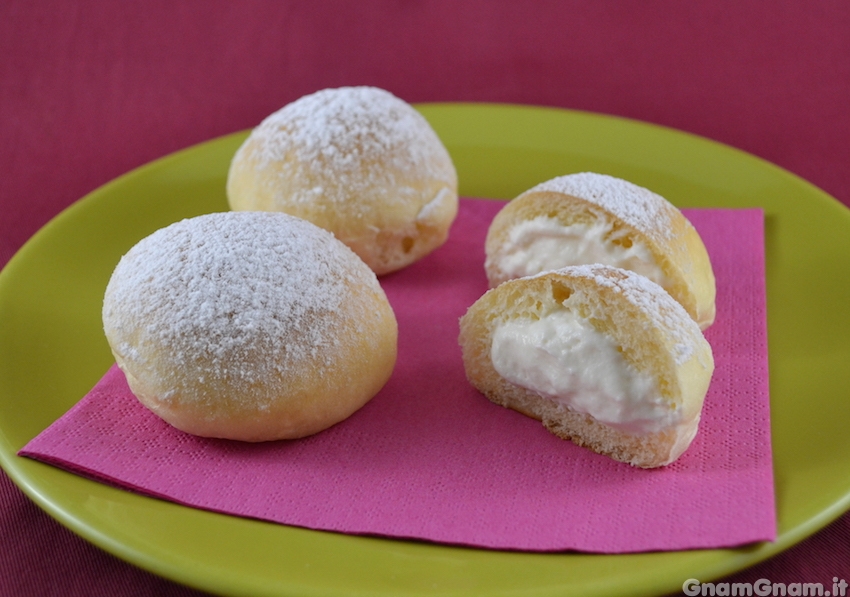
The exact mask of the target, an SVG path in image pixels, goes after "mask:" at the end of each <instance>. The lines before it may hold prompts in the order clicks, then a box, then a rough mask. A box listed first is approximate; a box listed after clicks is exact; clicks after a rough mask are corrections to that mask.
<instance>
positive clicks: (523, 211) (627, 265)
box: [485, 172, 715, 329]
mask: <svg viewBox="0 0 850 597" xmlns="http://www.w3.org/2000/svg"><path fill="white" fill-rule="evenodd" d="M485 251H486V254H487V259H486V263H485V269H486V272H487V277H488V279H489V281H490V286H491V287H494V286H498V285H499V284H500V283H501V282H504V281H505V280H509V279H511V278H516V277H521V276H529V275H534V274H537V273H540V272H542V271H547V270H555V269H559V268H562V267H566V266H569V265H582V264H589V263H604V264H606V265H611V266H616V267H621V268H624V269H629V270H632V271H635V272H637V273H639V274H642V275H644V276H646V277H648V278H650V279H651V280H652V281H653V282H655V283H657V284H659V285H661V286H662V287H663V288H664V289H665V290H667V292H669V293H670V294H671V295H672V296H673V298H675V299H676V300H677V301H679V302H680V303H681V304H682V306H683V307H685V310H686V311H687V312H688V313H689V314H690V315H691V317H692V318H693V319H694V321H696V322H697V323H698V324H699V326H700V328H701V329H706V328H707V327H709V326H710V325H711V324H712V323H713V322H714V317H715V305H714V300H715V281H714V272H713V270H712V267H711V262H710V260H709V257H708V253H707V252H706V250H705V245H703V242H702V239H701V238H700V236H699V234H698V233H697V231H696V229H695V228H694V227H693V225H691V223H690V222H689V221H688V220H687V219H686V218H685V216H684V215H682V212H681V211H679V210H678V209H677V208H676V207H675V206H673V204H671V203H670V202H669V201H667V200H666V199H664V198H663V197H661V196H660V195H658V194H656V193H653V192H651V191H649V190H647V189H645V188H643V187H639V186H637V185H635V184H633V183H631V182H628V181H625V180H622V179H619V178H615V177H613V176H607V175H604V174H596V173H593V172H582V173H578V174H569V175H566V176H561V177H558V178H553V179H551V180H548V181H546V182H543V183H541V184H539V185H537V186H535V187H533V188H532V189H529V190H528V191H526V192H525V193H523V194H521V195H520V196H519V197H517V198H516V199H514V200H513V201H511V202H509V203H508V204H507V205H506V206H505V207H504V209H502V210H501V211H500V212H499V213H498V214H497V215H496V217H495V218H494V219H493V222H492V224H491V225H490V229H489V231H488V234H487V240H486V243H485Z"/></svg>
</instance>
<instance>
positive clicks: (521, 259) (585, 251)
mask: <svg viewBox="0 0 850 597" xmlns="http://www.w3.org/2000/svg"><path fill="white" fill-rule="evenodd" d="M611 229H612V225H611V224H610V223H606V222H604V221H601V220H600V221H597V222H596V223H595V224H592V225H587V224H572V225H570V226H564V225H563V224H561V223H560V222H558V221H557V220H555V219H554V218H548V217H546V216H539V217H537V218H534V219H531V220H525V221H523V222H520V223H518V224H517V225H516V226H514V227H513V228H511V230H510V231H509V232H508V238H507V241H506V242H505V243H504V245H503V246H502V247H500V249H499V252H498V255H494V256H493V257H492V259H494V260H495V261H496V262H497V263H496V265H497V266H498V267H499V268H500V269H501V270H502V272H503V273H504V274H505V275H506V276H508V277H509V278H521V277H525V276H533V275H535V274H539V273H541V272H547V271H552V270H556V269H561V268H563V267H567V266H570V265H584V264H587V263H602V264H605V265H611V266H614V267H619V268H622V269H627V270H631V271H633V272H636V273H638V274H641V275H642V276H645V277H647V278H649V279H650V280H652V281H653V282H655V283H656V284H658V285H659V286H662V287H663V286H664V284H665V282H666V281H667V278H666V276H665V275H664V273H663V272H662V271H661V268H660V267H658V265H657V264H656V262H655V258H654V257H653V256H652V253H651V252H650V251H649V249H648V248H647V247H646V246H645V245H644V244H642V243H640V242H638V241H637V240H636V239H634V238H630V240H631V246H629V247H624V246H622V245H618V244H615V243H613V242H612V240H614V239H608V238H606V236H607V235H609V234H610V232H611Z"/></svg>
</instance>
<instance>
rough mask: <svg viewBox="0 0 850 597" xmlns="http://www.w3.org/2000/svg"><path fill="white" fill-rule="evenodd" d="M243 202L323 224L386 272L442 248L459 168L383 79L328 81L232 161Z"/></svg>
mask: <svg viewBox="0 0 850 597" xmlns="http://www.w3.org/2000/svg"><path fill="white" fill-rule="evenodd" d="M227 196H228V201H229V203H230V207H231V209H233V210H261V211H281V212H285V213H288V214H291V215H294V216H298V217H300V218H304V219H306V220H309V221H310V222H313V223H314V224H316V225H317V226H321V227H322V228H325V229H326V230H330V231H331V232H333V233H334V235H335V236H336V237H337V238H338V239H340V240H341V241H342V242H344V243H345V244H346V245H348V246H349V247H350V248H351V249H352V250H353V251H354V252H355V253H357V254H358V255H359V256H360V257H361V258H362V259H363V261H365V262H366V264H367V265H369V267H371V268H372V269H373V270H374V271H375V273H376V274H378V275H381V274H385V273H388V272H391V271H394V270H398V269H401V268H403V267H405V266H407V265H409V264H411V263H413V262H414V261H417V260H418V259H421V258H422V257H424V256H425V255H427V254H429V253H430V252H432V251H433V250H434V249H436V248H437V247H439V246H441V245H442V244H443V243H444V242H445V241H446V239H447V238H448V234H449V228H450V226H451V224H452V222H453V221H454V219H455V217H456V215H457V210H458V196H457V173H456V171H455V167H454V164H453V163H452V160H451V157H450V156H449V153H448V151H446V148H445V147H444V146H443V144H442V142H441V141H440V139H439V138H438V137H437V134H436V133H435V132H434V130H433V129H432V128H431V126H430V125H429V124H428V122H427V121H426V120H425V118H424V117H423V116H422V115H421V114H420V113H419V112H417V111H416V110H415V109H414V108H413V107H412V106H411V105H409V104H407V103H406V102H404V101H403V100H401V99H399V98H397V97H396V96H394V95H392V94H391V93H389V92H387V91H384V90H382V89H377V88H375V87H342V88H338V89H325V90H322V91H318V92H316V93H313V94H311V95H307V96H304V97H302V98H300V99H298V100H296V101H295V102H293V103H291V104H288V105H286V106H284V107H283V108H282V109H281V110H279V111H277V112H275V113H274V114H272V115H271V116H269V117H268V118H266V119H265V120H264V121H263V122H262V123H261V124H260V125H259V126H258V127H256V128H255V129H254V130H253V131H252V132H251V134H250V135H249V137H248V138H247V139H246V141H245V142H244V143H243V145H242V146H241V147H240V148H239V149H238V151H237V152H236V154H235V155H234V157H233V160H232V162H231V165H230V171H229V174H228V178H227Z"/></svg>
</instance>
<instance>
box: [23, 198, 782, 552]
mask: <svg viewBox="0 0 850 597" xmlns="http://www.w3.org/2000/svg"><path fill="white" fill-rule="evenodd" d="M503 205H504V204H503V203H501V202H497V201H491V200H486V199H478V200H473V199H463V200H462V201H461V206H460V212H459V214H458V218H457V220H456V221H455V223H454V225H453V226H452V230H451V235H450V237H449V240H448V242H447V243H446V244H445V245H444V246H442V247H440V249H438V250H437V251H435V252H434V253H433V254H431V255H429V256H428V257H427V258H425V259H423V260H421V261H419V262H418V263H415V264H413V265H411V266H409V267H407V268H405V269H404V270H402V271H399V272H396V273H394V274H393V275H390V276H384V277H383V278H382V280H381V284H382V286H383V288H384V290H385V291H386V293H387V297H388V298H389V301H390V304H391V305H392V306H393V310H394V311H395V314H396V317H397V319H398V324H399V354H398V362H397V363H396V366H395V369H394V371H393V375H392V378H391V379H390V381H389V382H388V383H387V385H386V386H385V387H384V388H383V389H382V390H381V392H379V393H378V395H377V396H375V397H374V398H373V399H372V400H371V401H370V402H369V403H368V404H367V405H366V406H365V407H364V408H362V409H361V410H360V411H358V412H357V413H355V414H354V415H353V416H352V417H350V418H349V419H347V420H346V421H344V422H342V423H340V424H338V425H335V426H334V427H332V428H331V429H328V430H326V431H324V432H322V433H320V434H317V435H314V436H312V437H309V438H306V439H303V440H299V441H290V442H268V443H263V444H245V443H241V442H230V441H221V440H209V439H203V438H196V437H193V436H190V435H187V434H185V433H182V432H180V431H177V430H175V429H174V428H172V427H170V426H169V425H167V424H166V423H164V422H163V421H162V420H160V419H159V418H158V417H156V416H155V415H153V414H152V413H151V412H150V411H149V410H147V409H146V408H145V407H144V406H142V405H141V404H140V403H139V401H138V400H137V399H136V398H135V397H134V396H133V394H132V393H131V392H130V390H129V388H128V387H127V383H126V380H125V379H124V375H123V374H122V373H121V371H120V370H119V369H118V368H117V366H113V367H112V368H111V369H110V370H109V371H108V372H107V373H106V375H105V376H104V377H103V379H102V380H101V381H100V382H99V383H98V384H97V385H96V386H95V388H94V389H93V390H92V391H91V392H89V393H88V395H87V396H86V397H85V398H83V399H82V400H81V401H80V402H79V403H77V405H76V406H75V407H74V408H72V409H71V410H70V411H69V412H68V413H66V415H65V416H63V417H62V418H60V419H59V420H58V421H56V422H55V423H54V424H53V425H51V426H50V427H49V428H48V429H47V430H45V431H44V432H43V433H41V434H39V436H38V437H36V438H35V439H34V440H32V441H31V442H29V443H28V444H27V445H26V446H24V448H23V450H21V454H24V455H26V456H29V457H32V458H36V459H39V460H43V461H45V462H48V463H51V464H55V465H57V466H60V467H63V468H66V469H69V470H72V471H74V472H77V473H79V474H82V475H88V476H91V477H93V478H95V479H99V480H104V481H107V482H110V483H113V484H116V485H118V486H121V487H125V488H129V489H131V490H136V491H139V492H142V493H145V494H147V495H153V496H157V497H161V498H163V499H168V500H171V501H174V502H177V503H181V504H186V505H189V506H193V507H197V508H202V509H206V510H212V511H216V512H225V513H228V514H233V515H237V516H243V517H248V518H257V519H261V520H269V521H272V522H278V523H284V524H290V525H295V526H301V527H306V528H311V529H320V530H330V531H336V532H340V533H348V534H367V535H378V536H385V537H395V538H410V539H419V540H425V541H433V542H437V543H445V544H454V545H467V546H474V547H481V548H487V549H512V550H522V551H532V552H534V551H536V552H551V551H564V550H577V551H586V552H593V553H633V552H646V551H672V550H682V549H711V548H723V547H737V546H741V545H746V544H750V543H756V542H759V541H773V540H774V539H775V538H776V514H775V508H774V505H775V500H774V485H773V460H772V451H771V438H770V404H769V399H770V396H769V383H768V358H767V357H768V355H767V320H766V309H765V286H764V282H765V276H764V234H763V221H764V214H763V213H762V211H761V210H760V209H737V210H730V209H719V210H687V211H686V215H687V217H688V218H689V219H690V220H691V222H692V223H693V225H694V226H695V227H696V229H697V231H698V232H699V233H700V235H701V236H702V238H703V240H704V242H705V245H706V248H707V249H708V253H709V256H710V257H711V261H712V266H713V268H714V274H715V276H716V278H717V287H718V292H717V313H718V316H717V319H716V321H715V323H714V325H712V326H711V328H709V329H708V330H707V331H706V338H707V339H708V341H709V342H710V343H711V346H712V350H713V353H714V362H715V370H714V375H713V377H712V380H711V387H710V388H709V390H708V394H707V396H706V398H705V406H704V408H703V411H702V418H701V421H700V429H699V433H698V434H697V437H696V439H695V440H694V442H693V444H692V445H691V446H690V448H689V449H688V451H687V452H686V453H685V454H684V455H682V457H680V458H679V460H677V461H676V462H675V463H673V464H671V465H670V466H668V467H665V468H663V469H656V470H651V471H647V470H641V469H636V468H633V467H631V466H629V465H627V464H623V463H620V462H615V461H613V460H611V459H609V458H606V457H603V456H600V455H598V454H594V453H592V452H590V451H589V450H585V449H582V448H579V447H577V446H575V445H573V444H572V443H570V442H564V441H563V440H560V439H558V438H556V437H555V436H554V435H552V434H550V433H549V432H547V431H546V430H545V429H544V428H543V426H542V425H541V424H540V423H539V422H538V421H535V420H533V419H529V418H527V417H523V416H522V415H519V414H518V413H516V412H514V411H511V410H507V409H504V408H501V407H499V406H496V405H494V404H492V403H490V402H489V401H488V400H486V399H485V398H484V397H483V396H482V395H481V394H480V393H478V392H477V391H476V390H475V389H474V388H473V387H472V386H471V385H470V384H469V383H468V382H467V381H466V377H465V374H464V370H463V363H462V360H461V355H460V347H459V346H458V342H457V335H458V320H459V319H460V317H461V316H462V315H463V314H464V313H465V312H466V310H467V308H468V307H469V306H470V305H471V304H472V303H473V302H475V300H477V299H478V297H480V296H481V295H482V294H483V293H484V292H485V291H486V290H487V279H486V276H485V274H484V268H483V264H484V238H485V236H486V234H487V229H488V226H489V223H490V221H491V220H492V219H493V216H495V214H496V213H497V212H498V211H499V209H500V208H501V207H502V206H503Z"/></svg>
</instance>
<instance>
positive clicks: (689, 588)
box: [682, 576, 850, 597]
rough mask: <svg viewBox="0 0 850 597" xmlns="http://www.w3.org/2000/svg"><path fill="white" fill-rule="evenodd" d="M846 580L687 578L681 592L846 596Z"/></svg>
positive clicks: (699, 593)
mask: <svg viewBox="0 0 850 597" xmlns="http://www.w3.org/2000/svg"><path fill="white" fill-rule="evenodd" d="M848 586H850V585H848V584H847V581H846V580H844V579H843V578H842V579H840V580H839V578H838V577H837V576H833V577H832V586H831V587H829V586H827V587H824V586H823V585H822V584H821V583H819V582H792V583H783V582H776V583H775V582H770V581H769V580H768V579H766V578H760V579H759V580H757V581H756V582H754V583H749V582H733V583H729V582H719V583H713V582H700V581H698V580H697V579H695V578H689V579H688V580H686V581H685V582H683V583H682V592H683V593H684V594H685V595H689V596H690V597H693V596H694V595H711V596H712V597H713V596H714V595H722V596H724V597H731V596H734V597H741V596H746V597H750V596H752V595H757V596H758V597H765V596H767V595H770V596H775V595H781V596H782V597H786V596H795V597H796V596H801V595H805V596H806V597H810V596H811V597H815V596H817V597H847V587H848Z"/></svg>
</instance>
